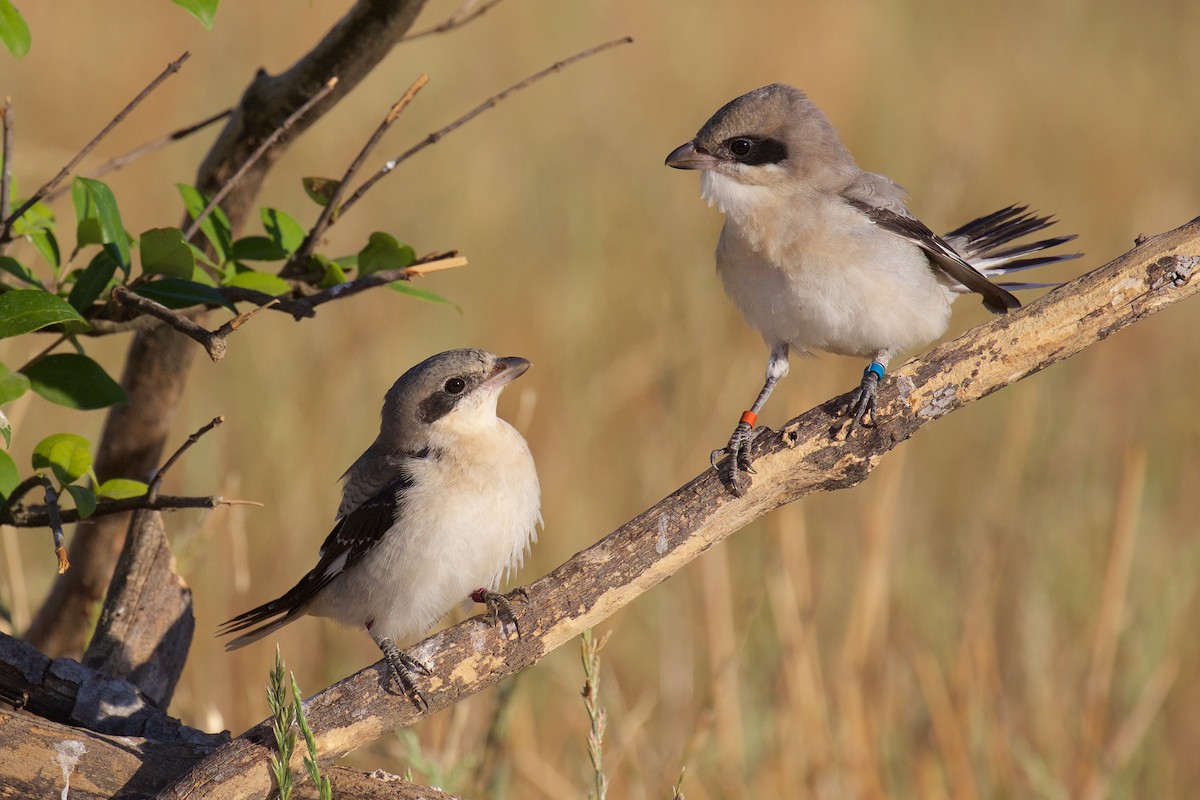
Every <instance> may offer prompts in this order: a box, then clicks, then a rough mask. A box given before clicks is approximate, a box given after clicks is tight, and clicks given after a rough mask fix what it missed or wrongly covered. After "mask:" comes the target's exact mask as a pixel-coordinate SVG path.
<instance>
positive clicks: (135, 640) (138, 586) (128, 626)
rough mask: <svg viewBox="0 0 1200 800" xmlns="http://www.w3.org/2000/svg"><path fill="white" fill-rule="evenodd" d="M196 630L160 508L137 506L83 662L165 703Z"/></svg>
mask: <svg viewBox="0 0 1200 800" xmlns="http://www.w3.org/2000/svg"><path fill="white" fill-rule="evenodd" d="M195 630H196V620H195V618H194V617H193V616H192V590H191V589H190V588H188V585H187V583H186V582H184V580H183V578H181V577H179V574H178V573H177V572H176V571H175V556H174V554H173V553H172V552H171V545H170V543H169V542H168V541H167V532H166V529H165V528H164V527H163V521H162V514H160V513H159V512H157V511H139V512H137V513H136V514H134V515H133V520H132V521H130V523H129V532H128V533H127V534H126V536H125V547H124V549H122V550H121V557H120V559H118V561H117V568H116V572H115V573H114V577H113V582H112V585H111V586H109V587H108V596H107V597H106V598H105V600H104V609H103V610H102V611H101V612H100V621H99V622H98V623H97V625H96V632H95V633H94V634H93V635H92V641H91V644H89V645H88V649H87V652H86V653H85V654H84V656H83V663H84V665H85V666H87V667H90V668H91V669H94V670H96V671H97V672H102V673H105V674H107V675H110V676H112V677H114V678H124V679H126V680H128V681H129V682H130V683H132V684H133V685H134V686H136V687H137V688H138V689H139V690H140V691H141V693H142V694H143V695H145V696H146V697H147V698H149V699H150V701H151V702H152V703H154V705H156V706H158V707H159V708H163V709H165V708H167V707H168V706H169V705H170V703H171V695H172V694H174V693H175V684H176V683H178V682H179V676H180V675H181V674H182V673H183V667H184V665H185V664H186V663H187V657H188V650H189V648H190V647H191V644H192V634H193V633H194V632H195Z"/></svg>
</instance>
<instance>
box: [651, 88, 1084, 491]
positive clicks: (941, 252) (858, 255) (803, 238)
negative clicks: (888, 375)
mask: <svg viewBox="0 0 1200 800" xmlns="http://www.w3.org/2000/svg"><path fill="white" fill-rule="evenodd" d="M666 163H667V166H670V167H675V168H676V169H698V170H700V171H701V176H700V187H701V196H702V197H703V198H704V199H705V200H706V201H707V202H708V204H709V205H714V204H715V205H716V206H717V208H718V209H719V210H720V211H721V212H722V213H723V214H724V215H725V226H724V228H722V230H721V237H720V240H719V241H718V243H717V273H718V274H719V275H720V276H721V281H722V283H723V284H724V286H725V292H726V294H728V295H729V297H730V299H732V300H733V302H734V304H735V305H737V307H738V308H739V309H740V310H741V312H742V315H743V316H744V317H745V318H746V321H747V322H748V323H749V324H750V325H751V326H753V327H754V328H757V329H758V330H759V332H761V333H762V336H763V339H764V340H765V341H766V343H767V345H768V346H769V347H770V348H771V356H770V360H769V361H768V362H767V374H766V381H765V382H764V383H763V387H762V391H760V392H759V394H758V398H757V399H756V400H755V401H754V404H753V405H752V406H751V407H750V410H749V411H746V412H745V413H744V414H742V418H741V421H740V422H739V423H738V425H737V428H736V429H735V430H734V432H733V435H732V436H731V437H730V439H729V444H728V445H727V446H726V447H725V448H723V449H721V450H716V451H714V452H713V456H712V460H713V465H714V466H716V464H717V460H718V457H719V456H720V455H721V454H722V453H729V454H730V456H731V458H730V469H731V476H732V477H733V478H734V480H733V486H734V487H735V490H736V487H737V480H736V479H737V476H738V473H743V472H748V471H752V470H751V467H750V462H751V457H750V451H751V444H752V442H753V438H754V423H755V421H756V420H757V417H758V412H759V411H760V410H761V409H762V407H763V404H764V403H766V401H767V397H768V396H769V395H770V394H771V390H772V389H773V388H774V386H775V384H776V382H778V381H779V379H780V378H782V377H784V376H785V375H787V373H788V353H789V352H797V353H802V354H803V353H808V352H809V351H812V350H824V351H826V352H830V353H836V354H838V355H847V356H859V357H861V358H869V359H871V363H870V365H869V366H868V367H867V369H866V371H865V372H864V373H863V379H862V382H861V384H860V385H859V387H858V388H857V389H856V390H855V391H854V393H853V394H852V396H851V401H850V404H849V406H848V407H847V409H846V411H847V412H848V413H849V414H851V423H850V427H851V430H853V429H854V428H855V427H857V426H858V425H860V424H862V422H863V419H864V416H866V415H867V414H868V413H870V415H871V418H872V419H874V412H875V406H876V392H877V387H878V385H879V381H880V380H881V379H882V378H883V374H884V369H885V368H886V367H887V364H888V362H889V361H891V359H893V358H894V357H895V356H896V355H897V354H899V353H900V352H902V351H904V350H907V349H909V348H913V347H920V346H922V345H925V344H928V343H929V342H931V341H933V340H934V339H936V338H937V337H939V336H941V335H942V334H943V333H945V331H946V328H947V327H948V325H949V321H950V303H951V302H952V301H953V300H954V298H955V296H956V295H957V294H961V293H965V292H976V293H978V294H980V295H981V296H982V297H983V304H984V306H986V307H987V308H988V309H989V310H990V311H993V312H995V313H1004V312H1005V311H1007V310H1008V309H1010V308H1017V307H1018V306H1020V302H1019V301H1018V300H1017V298H1015V297H1013V295H1012V294H1011V293H1010V292H1009V291H1008V290H1009V289H1025V288H1034V287H1037V286H1044V285H1046V284H1025V283H1004V284H999V285H997V284H995V283H992V282H991V280H990V279H991V278H993V277H996V276H998V275H1005V274H1007V273H1011V272H1016V271H1018V270H1022V269H1027V268H1029V267H1035V266H1040V265H1043V264H1049V263H1053V262H1057V261H1063V260H1066V259H1070V258H1077V257H1078V256H1079V254H1078V253H1074V254H1070V255H1035V254H1039V253H1041V251H1044V250H1046V249H1048V248H1051V247H1055V246H1057V245H1060V244H1063V243H1064V242H1068V241H1070V240H1072V239H1074V238H1075V237H1074V236H1059V237H1056V238H1052V239H1045V240H1043V241H1038V242H1033V243H1028V244H1021V245H1015V246H1010V245H1011V243H1012V242H1013V241H1014V240H1016V239H1019V238H1021V237H1023V236H1026V235H1028V234H1032V233H1035V232H1037V231H1040V230H1042V229H1044V228H1046V227H1048V226H1050V225H1051V224H1053V220H1052V219H1050V218H1049V217H1037V216H1034V215H1032V214H1028V213H1026V211H1027V207H1026V206H1010V207H1008V208H1005V209H1002V210H1000V211H997V212H995V213H994V214H989V215H987V216H985V217H980V218H979V219H976V220H974V221H972V222H968V223H967V224H966V225H963V226H962V227H961V228H958V229H956V230H954V231H951V232H950V233H948V234H946V235H945V236H942V237H939V236H937V235H936V234H934V233H933V232H932V231H931V230H930V229H929V228H928V227H926V226H925V225H924V224H922V223H921V222H920V221H918V220H917V219H916V218H914V217H913V215H912V214H911V213H909V211H908V209H907V208H906V207H905V205H904V200H905V197H906V195H905V192H904V190H903V189H902V188H901V187H900V186H899V185H897V184H896V183H894V182H892V181H891V180H890V179H888V178H886V177H884V176H883V175H877V174H875V173H872V172H865V171H864V170H862V169H860V168H859V166H858V165H857V164H856V163H855V162H854V159H853V157H851V155H850V153H849V151H847V150H846V148H845V146H844V145H843V144H842V141H841V139H840V137H839V136H838V134H837V131H836V130H834V128H833V125H831V124H830V122H829V120H828V119H827V118H826V117H825V115H824V114H823V113H821V110H820V109H818V108H817V107H816V105H814V104H813V102H812V101H811V100H809V99H808V97H807V96H806V95H805V94H804V92H802V91H800V90H799V89H794V88H792V87H791V86H785V85H783V84H779V83H776V84H772V85H770V86H764V87H763V88H761V89H756V90H755V91H753V92H750V93H748V94H744V95H742V96H741V97H738V98H737V99H735V100H733V101H731V102H729V103H727V104H726V105H725V106H723V107H722V108H721V109H719V110H718V111H717V112H716V113H715V114H713V116H712V118H711V119H709V120H708V122H706V123H704V127H702V128H701V129H700V132H699V133H697V134H696V137H695V138H694V139H692V141H690V142H688V143H686V144H684V145H682V146H680V147H678V148H676V149H675V150H674V151H672V152H671V154H670V155H668V156H667V160H666Z"/></svg>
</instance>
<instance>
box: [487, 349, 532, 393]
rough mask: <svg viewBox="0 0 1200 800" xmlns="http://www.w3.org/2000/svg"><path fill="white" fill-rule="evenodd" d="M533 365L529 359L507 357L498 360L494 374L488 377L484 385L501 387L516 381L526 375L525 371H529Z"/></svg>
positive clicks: (493, 368) (493, 369) (493, 370)
mask: <svg viewBox="0 0 1200 800" xmlns="http://www.w3.org/2000/svg"><path fill="white" fill-rule="evenodd" d="M531 366H532V364H530V363H529V360H528V359H525V358H521V357H520V356H506V357H505V358H497V359H496V365H495V366H494V367H492V374H491V375H488V376H487V378H486V379H485V380H484V382H483V383H484V385H486V386H495V387H500V386H504V385H505V384H506V383H509V382H511V381H515V380H516V379H517V378H519V377H521V376H522V375H524V374H525V370H527V369H529V368H530V367H531Z"/></svg>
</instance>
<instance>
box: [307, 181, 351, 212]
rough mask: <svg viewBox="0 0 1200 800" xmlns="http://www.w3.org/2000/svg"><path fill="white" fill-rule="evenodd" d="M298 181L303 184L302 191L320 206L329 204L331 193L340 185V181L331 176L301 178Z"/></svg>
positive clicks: (331, 197)
mask: <svg viewBox="0 0 1200 800" xmlns="http://www.w3.org/2000/svg"><path fill="white" fill-rule="evenodd" d="M300 182H301V183H303V184H304V193H305V194H307V195H308V198H309V199H310V200H312V201H313V202H314V203H316V204H317V205H319V206H322V207H324V206H327V205H329V201H330V200H332V199H333V193H334V192H336V191H337V189H338V187H339V186H341V185H342V182H341V181H335V180H334V179H333V178H301V179H300Z"/></svg>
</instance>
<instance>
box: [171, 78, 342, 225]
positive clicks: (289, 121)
mask: <svg viewBox="0 0 1200 800" xmlns="http://www.w3.org/2000/svg"><path fill="white" fill-rule="evenodd" d="M337 84H338V79H337V78H336V77H333V78H330V79H329V80H327V81H325V84H324V85H323V86H322V87H321V88H320V89H318V90H317V91H316V92H315V93H314V94H313V96H312V97H310V98H308V99H307V100H305V101H304V103H303V104H301V106H300V107H299V108H297V109H296V110H295V111H293V112H292V113H291V114H290V115H288V117H287V118H286V119H285V120H283V122H281V123H279V125H278V126H276V128H275V130H273V131H271V133H270V135H269V136H267V138H266V139H263V141H262V143H261V144H260V145H259V146H258V147H256V148H254V152H252V153H250V155H249V156H247V157H246V160H245V161H243V162H242V163H241V164H240V165H239V166H238V168H237V169H236V170H234V172H233V174H232V175H230V176H229V177H228V178H227V179H226V180H225V183H223V184H222V185H221V188H220V189H218V190H217V191H216V193H215V194H214V195H213V196H212V199H210V200H209V201H208V205H206V206H205V207H204V208H203V210H201V211H200V213H199V214H197V215H196V217H195V218H194V219H193V220H192V224H191V225H189V226H188V229H187V230H186V231H184V232H183V238H184V239H185V240H186V241H189V242H190V241H191V240H192V237H193V236H195V235H196V234H197V233H198V232H199V230H200V225H201V224H202V223H203V222H204V220H206V219H208V215H209V214H211V213H212V212H213V209H214V208H216V207H217V206H219V205H220V204H221V201H222V200H224V199H225V196H226V195H227V194H229V193H230V192H232V191H233V189H234V187H236V186H237V185H238V181H240V180H241V179H242V177H243V176H245V174H246V173H247V172H249V171H250V168H251V167H253V166H254V165H255V163H257V161H258V160H259V159H260V158H262V157H263V156H264V155H266V153H267V151H269V150H270V149H271V148H273V147H274V146H275V143H276V142H278V141H279V140H280V139H281V138H282V137H283V135H284V134H285V133H287V132H288V130H290V129H291V127H292V126H293V125H295V124H296V123H297V122H299V121H300V119H301V118H303V117H304V115H305V114H307V113H308V112H309V111H311V110H312V108H313V107H314V106H315V105H316V104H317V103H319V102H321V100H323V99H324V98H325V97H327V96H328V95H329V93H330V92H332V91H333V88H334V87H335V86H337Z"/></svg>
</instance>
